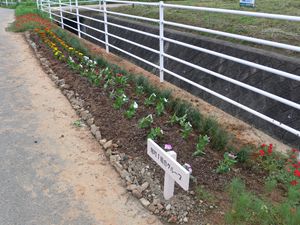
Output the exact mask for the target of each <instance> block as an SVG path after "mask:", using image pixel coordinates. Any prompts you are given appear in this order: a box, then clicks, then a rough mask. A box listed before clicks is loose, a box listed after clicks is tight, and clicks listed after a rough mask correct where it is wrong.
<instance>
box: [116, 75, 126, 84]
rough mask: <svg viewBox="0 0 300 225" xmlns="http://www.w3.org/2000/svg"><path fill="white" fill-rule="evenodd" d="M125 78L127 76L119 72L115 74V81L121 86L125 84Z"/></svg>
mask: <svg viewBox="0 0 300 225" xmlns="http://www.w3.org/2000/svg"><path fill="white" fill-rule="evenodd" d="M127 80H128V78H127V77H125V76H124V75H123V74H121V73H118V74H116V77H115V82H116V83H117V84H119V85H121V86H125V85H126V84H127Z"/></svg>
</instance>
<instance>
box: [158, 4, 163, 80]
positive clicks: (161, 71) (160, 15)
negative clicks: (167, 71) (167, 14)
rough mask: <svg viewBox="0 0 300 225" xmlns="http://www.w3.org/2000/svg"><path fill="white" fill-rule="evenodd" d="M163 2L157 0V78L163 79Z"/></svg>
mask: <svg viewBox="0 0 300 225" xmlns="http://www.w3.org/2000/svg"><path fill="white" fill-rule="evenodd" d="M163 38H164V2H163V1H160V2H159V80H160V82H163V81H164V55H163V54H164V39H163Z"/></svg>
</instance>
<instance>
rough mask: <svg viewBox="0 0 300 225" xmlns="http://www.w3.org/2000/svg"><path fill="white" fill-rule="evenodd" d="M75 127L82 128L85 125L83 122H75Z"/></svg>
mask: <svg viewBox="0 0 300 225" xmlns="http://www.w3.org/2000/svg"><path fill="white" fill-rule="evenodd" d="M73 125H74V126H75V127H82V125H83V123H82V121H81V120H75V121H74V122H73Z"/></svg>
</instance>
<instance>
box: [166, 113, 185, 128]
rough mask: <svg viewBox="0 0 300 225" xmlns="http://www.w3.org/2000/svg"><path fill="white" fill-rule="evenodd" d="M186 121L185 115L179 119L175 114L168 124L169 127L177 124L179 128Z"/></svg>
mask: <svg viewBox="0 0 300 225" xmlns="http://www.w3.org/2000/svg"><path fill="white" fill-rule="evenodd" d="M186 119H187V114H184V115H183V116H181V117H179V116H177V114H176V113H174V114H173V116H172V117H171V120H170V123H171V125H174V124H176V123H178V124H180V125H181V126H183V125H184V123H185V121H186Z"/></svg>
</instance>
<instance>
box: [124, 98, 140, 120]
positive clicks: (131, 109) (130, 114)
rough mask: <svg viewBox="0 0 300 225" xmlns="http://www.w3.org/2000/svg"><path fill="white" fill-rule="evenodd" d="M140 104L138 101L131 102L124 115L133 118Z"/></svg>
mask: <svg viewBox="0 0 300 225" xmlns="http://www.w3.org/2000/svg"><path fill="white" fill-rule="evenodd" d="M138 107H139V106H138V104H137V103H136V102H133V103H131V104H130V106H129V109H128V110H127V111H125V113H124V115H125V117H126V118H127V119H131V118H132V117H133V116H134V114H135V113H136V110H137V108H138Z"/></svg>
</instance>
